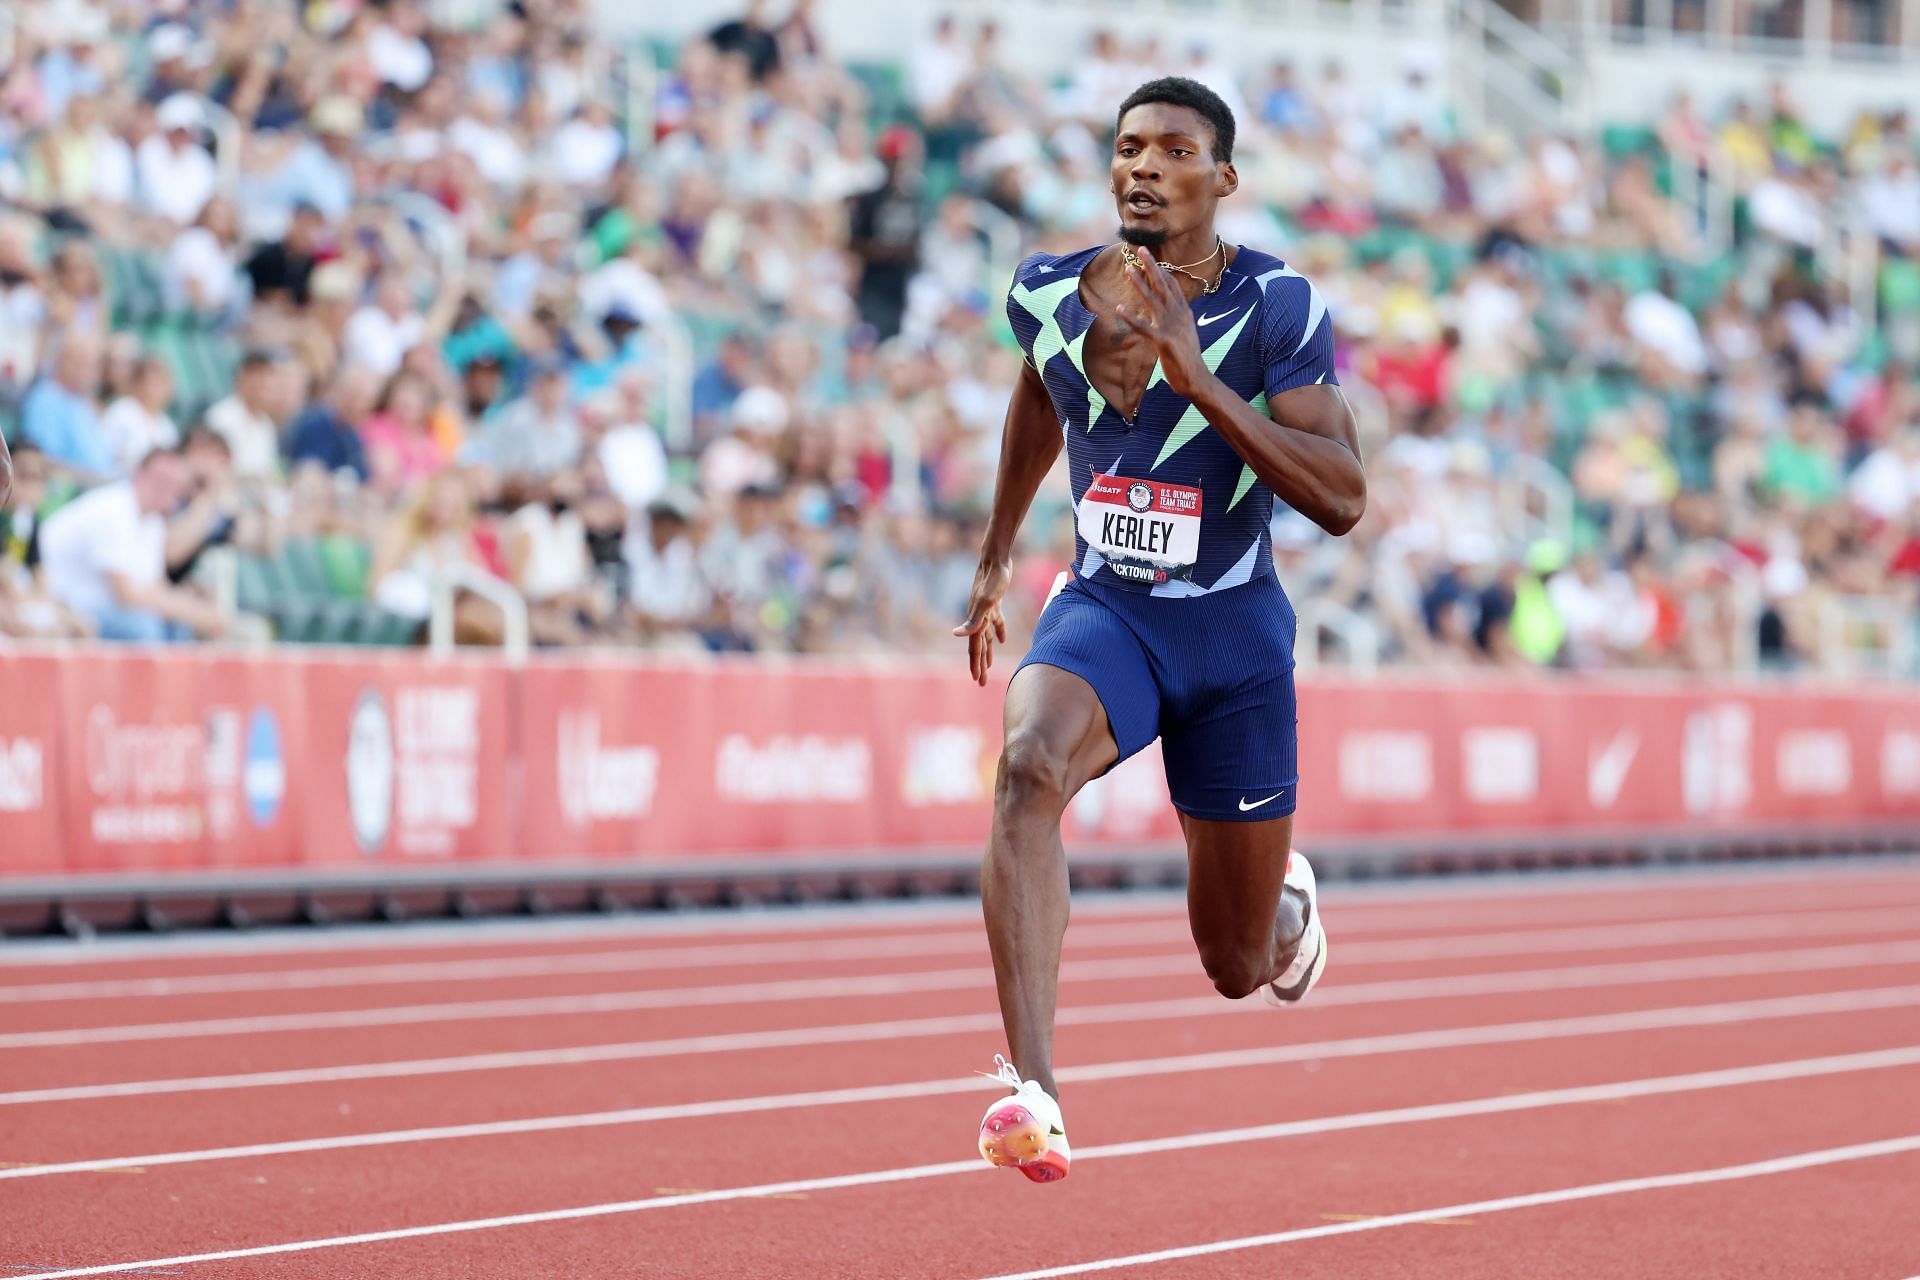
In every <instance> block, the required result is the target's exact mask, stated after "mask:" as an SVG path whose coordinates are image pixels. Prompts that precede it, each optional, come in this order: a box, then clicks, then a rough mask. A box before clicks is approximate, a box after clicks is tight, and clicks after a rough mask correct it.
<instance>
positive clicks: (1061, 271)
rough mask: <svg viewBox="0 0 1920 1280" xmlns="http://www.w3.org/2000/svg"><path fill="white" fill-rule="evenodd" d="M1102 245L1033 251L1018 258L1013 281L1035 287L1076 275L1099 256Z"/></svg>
mask: <svg viewBox="0 0 1920 1280" xmlns="http://www.w3.org/2000/svg"><path fill="white" fill-rule="evenodd" d="M1104 247H1105V246H1104V245H1094V246H1093V247H1092V248H1089V249H1077V250H1075V251H1074V252H1072V253H1035V254H1030V255H1028V256H1027V257H1025V258H1022V259H1021V260H1020V265H1019V266H1017V267H1015V268H1014V269H1013V282H1014V283H1015V284H1016V285H1021V284H1024V285H1026V286H1027V287H1028V288H1030V289H1031V288H1036V287H1038V286H1040V285H1044V284H1046V283H1047V282H1048V281H1049V280H1057V279H1059V278H1061V277H1062V276H1077V275H1079V274H1080V273H1081V272H1082V271H1085V270H1086V269H1087V264H1088V263H1090V262H1092V261H1093V260H1094V259H1095V258H1096V257H1098V256H1099V254H1100V250H1101V249H1102V248H1104Z"/></svg>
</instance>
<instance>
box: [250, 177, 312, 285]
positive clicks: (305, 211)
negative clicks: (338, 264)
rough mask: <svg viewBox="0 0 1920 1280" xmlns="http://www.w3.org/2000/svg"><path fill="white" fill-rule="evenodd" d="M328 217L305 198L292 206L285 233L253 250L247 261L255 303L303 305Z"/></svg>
mask: <svg viewBox="0 0 1920 1280" xmlns="http://www.w3.org/2000/svg"><path fill="white" fill-rule="evenodd" d="M328 240H329V236H328V233H327V216H326V215H325V214H323V213H321V212H320V210H319V209H317V208H315V207H314V206H313V205H311V204H307V203H305V202H304V201H303V202H301V203H299V204H296V205H295V206H294V207H293V216H292V220H291V221H290V223H289V224H288V226H287V233H286V235H285V236H283V237H281V239H279V240H278V241H268V242H267V243H264V244H262V245H260V247H259V248H257V249H255V250H254V251H253V253H252V255H251V256H250V257H248V259H247V262H246V272H247V278H248V279H249V280H251V281H252V283H253V296H254V299H255V301H256V302H259V303H265V304H269V305H275V306H292V307H304V306H306V305H307V301H308V298H309V296H310V295H309V292H308V285H309V283H310V282H311V281H312V279H313V271H314V268H315V267H316V266H317V265H318V264H319V260H320V254H321V252H322V251H323V250H324V249H326V248H327V247H328Z"/></svg>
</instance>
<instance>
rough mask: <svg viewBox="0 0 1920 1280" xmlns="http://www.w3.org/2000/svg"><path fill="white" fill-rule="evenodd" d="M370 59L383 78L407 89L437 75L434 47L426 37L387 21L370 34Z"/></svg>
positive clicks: (412, 89) (368, 55)
mask: <svg viewBox="0 0 1920 1280" xmlns="http://www.w3.org/2000/svg"><path fill="white" fill-rule="evenodd" d="M367 61H368V62H370V63H372V64H373V70H374V73H375V74H376V75H378V76H379V77H380V78H381V79H382V80H383V81H385V82H386V83H388V84H390V85H392V86H393V87H394V88H396V89H399V90H401V91H403V92H406V93H412V92H413V91H414V90H416V89H418V88H420V87H421V86H422V85H424V84H426V82H427V81H428V80H430V79H432V78H433V51H432V50H430V49H428V48H427V44H426V41H424V40H422V39H421V38H420V37H419V36H410V35H408V34H406V33H405V32H403V31H399V30H396V29H395V28H393V27H391V26H388V25H387V24H386V23H381V24H380V25H379V26H377V27H375V28H374V29H373V33H372V34H371V35H369V36H368V37H367Z"/></svg>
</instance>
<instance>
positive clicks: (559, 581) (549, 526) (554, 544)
mask: <svg viewBox="0 0 1920 1280" xmlns="http://www.w3.org/2000/svg"><path fill="white" fill-rule="evenodd" d="M507 528H508V531H509V532H510V533H511V534H513V535H514V536H515V537H519V538H524V539H525V540H526V547H527V561H526V565H525V566H524V567H523V568H522V569H521V572H520V581H519V582H518V583H517V584H516V585H517V586H518V587H519V588H520V590H521V592H522V593H523V594H525V595H526V597H527V599H529V600H533V601H542V600H551V599H553V598H554V597H555V596H560V595H565V594H566V593H567V592H570V591H578V590H579V589H580V588H581V587H584V586H586V585H587V578H588V575H589V573H590V572H591V568H592V566H591V561H590V560H589V559H588V556H587V526H586V522H585V521H583V520H582V519H581V518H580V513H579V512H578V511H562V512H561V513H560V514H558V515H555V514H554V513H553V509H552V508H550V507H548V506H547V505H546V504H545V503H539V502H534V503H529V504H527V505H526V506H524V507H522V508H520V509H519V510H518V511H516V512H514V513H513V514H512V515H511V516H509V517H508V518H507Z"/></svg>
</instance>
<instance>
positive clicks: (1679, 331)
mask: <svg viewBox="0 0 1920 1280" xmlns="http://www.w3.org/2000/svg"><path fill="white" fill-rule="evenodd" d="M1624 319H1625V320H1626V323H1627V332H1628V333H1630V334H1632V335H1633V340H1634V341H1635V342H1637V343H1639V344H1640V345H1641V346H1643V347H1645V348H1646V349H1647V350H1649V351H1651V352H1653V353H1654V354H1655V355H1658V356H1659V357H1660V358H1661V359H1663V360H1665V361H1666V362H1667V363H1668V364H1670V365H1672V366H1673V367H1674V368H1676V369H1678V370H1680V371H1681V372H1682V373H1688V374H1692V375H1694V376H1695V377H1698V376H1699V375H1701V374H1703V373H1705V372H1706V371H1707V344H1706V340H1705V339H1703V338H1702V337H1701V336H1700V326H1699V324H1698V323H1696V322H1695V321H1694V318H1693V313H1692V312H1691V311H1688V310H1687V309H1686V308H1685V307H1683V306H1681V305H1680V304H1679V303H1678V302H1675V301H1674V300H1673V299H1672V298H1669V297H1668V296H1667V295H1666V294H1664V293H1660V292H1658V291H1657V290H1653V289H1648V290H1646V291H1645V292H1643V293H1636V294H1634V295H1633V297H1632V298H1630V299H1628V300H1627V308H1626V313H1625V316H1624Z"/></svg>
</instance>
